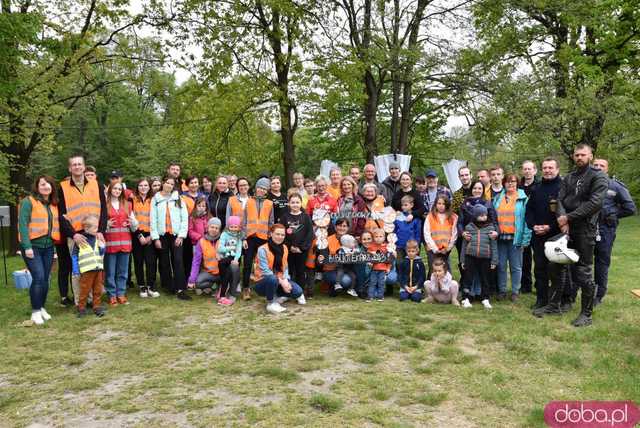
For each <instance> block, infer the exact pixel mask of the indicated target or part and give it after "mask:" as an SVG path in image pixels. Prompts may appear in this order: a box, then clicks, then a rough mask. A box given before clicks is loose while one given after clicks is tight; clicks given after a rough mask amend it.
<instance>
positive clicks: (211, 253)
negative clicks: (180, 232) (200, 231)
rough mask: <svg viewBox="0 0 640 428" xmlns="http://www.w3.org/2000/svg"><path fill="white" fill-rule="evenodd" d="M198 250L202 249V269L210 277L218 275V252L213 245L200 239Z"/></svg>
mask: <svg viewBox="0 0 640 428" xmlns="http://www.w3.org/2000/svg"><path fill="white" fill-rule="evenodd" d="M200 248H201V249H202V267H203V268H204V270H206V271H207V272H209V273H210V274H211V275H218V274H219V273H220V270H219V269H218V257H217V256H218V250H217V249H216V246H215V244H213V243H211V241H207V240H206V239H204V238H201V239H200Z"/></svg>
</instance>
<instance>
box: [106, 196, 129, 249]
mask: <svg viewBox="0 0 640 428" xmlns="http://www.w3.org/2000/svg"><path fill="white" fill-rule="evenodd" d="M107 206H108V210H107V211H108V212H107V215H108V218H109V220H114V224H113V225H112V226H111V227H107V231H106V232H105V233H104V240H105V241H106V243H107V254H112V253H130V252H131V230H130V229H129V212H130V208H129V203H128V202H125V203H124V205H121V206H120V208H119V209H117V210H115V209H114V208H113V206H112V205H111V204H110V203H109V204H107Z"/></svg>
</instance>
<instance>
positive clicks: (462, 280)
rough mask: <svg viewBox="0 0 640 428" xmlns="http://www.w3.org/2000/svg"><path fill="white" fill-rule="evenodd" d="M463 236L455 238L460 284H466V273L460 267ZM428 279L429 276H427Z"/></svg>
mask: <svg viewBox="0 0 640 428" xmlns="http://www.w3.org/2000/svg"><path fill="white" fill-rule="evenodd" d="M463 240H464V238H463V237H462V236H460V235H459V236H458V239H456V250H458V271H459V272H460V284H466V274H465V269H463V268H462V263H460V254H462V241H463ZM427 279H429V278H427Z"/></svg>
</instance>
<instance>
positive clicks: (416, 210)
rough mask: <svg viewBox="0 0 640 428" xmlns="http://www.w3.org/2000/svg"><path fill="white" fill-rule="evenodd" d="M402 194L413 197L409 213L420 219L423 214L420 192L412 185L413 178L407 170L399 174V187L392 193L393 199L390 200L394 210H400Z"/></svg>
mask: <svg viewBox="0 0 640 428" xmlns="http://www.w3.org/2000/svg"><path fill="white" fill-rule="evenodd" d="M404 196H411V197H412V198H413V210H412V212H411V214H412V215H413V217H414V218H419V219H421V220H422V218H423V217H424V214H425V210H424V204H423V203H422V197H421V196H420V192H418V190H417V189H415V188H414V187H413V179H412V178H411V174H409V173H408V172H403V173H402V174H400V188H399V189H398V191H397V192H396V193H394V194H393V199H392V200H391V206H392V207H393V209H394V210H396V211H402V202H401V201H402V198H403V197H404Z"/></svg>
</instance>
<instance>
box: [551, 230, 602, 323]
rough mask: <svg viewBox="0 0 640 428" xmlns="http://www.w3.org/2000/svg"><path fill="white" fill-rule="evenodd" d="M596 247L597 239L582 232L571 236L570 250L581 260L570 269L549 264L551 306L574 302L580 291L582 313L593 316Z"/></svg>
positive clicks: (573, 233)
mask: <svg viewBox="0 0 640 428" xmlns="http://www.w3.org/2000/svg"><path fill="white" fill-rule="evenodd" d="M594 247H595V238H594V236H593V235H592V234H590V233H587V232H581V231H574V232H571V233H570V234H569V248H573V249H574V250H576V251H577V252H578V255H579V256H580V260H578V262H577V263H574V264H572V265H569V266H568V267H567V266H566V265H559V264H556V263H550V264H549V266H550V272H551V283H552V286H551V296H550V297H549V303H550V304H554V305H558V304H560V303H569V302H573V301H575V299H576V296H577V293H578V290H582V296H581V298H580V312H581V313H583V314H584V315H587V316H591V313H592V312H593V298H594V295H595V288H596V287H595V282H594V281H593V273H592V271H593V269H592V266H593V249H594Z"/></svg>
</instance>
